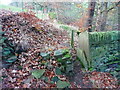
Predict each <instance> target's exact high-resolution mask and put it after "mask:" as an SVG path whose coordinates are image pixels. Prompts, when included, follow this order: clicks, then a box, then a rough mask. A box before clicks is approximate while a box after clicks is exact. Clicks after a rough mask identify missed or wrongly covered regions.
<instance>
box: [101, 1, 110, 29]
mask: <svg viewBox="0 0 120 90" xmlns="http://www.w3.org/2000/svg"><path fill="white" fill-rule="evenodd" d="M107 4H108V2H105V3H104V5H105V12H103V14H102V24H101V31H105V26H106V21H107V16H108V13H107Z"/></svg>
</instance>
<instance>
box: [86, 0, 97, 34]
mask: <svg viewBox="0 0 120 90" xmlns="http://www.w3.org/2000/svg"><path fill="white" fill-rule="evenodd" d="M92 1H94V0H91V2H90V3H89V6H88V8H89V10H88V19H87V22H86V27H87V29H88V32H92V20H93V16H94V11H95V5H96V2H95V1H94V2H92Z"/></svg>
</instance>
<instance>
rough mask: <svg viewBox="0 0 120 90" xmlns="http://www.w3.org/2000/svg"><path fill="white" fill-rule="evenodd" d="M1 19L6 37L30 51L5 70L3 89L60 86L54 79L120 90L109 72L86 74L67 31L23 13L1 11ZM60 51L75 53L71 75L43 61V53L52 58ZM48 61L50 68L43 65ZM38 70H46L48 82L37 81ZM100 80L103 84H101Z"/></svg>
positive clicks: (73, 85)
mask: <svg viewBox="0 0 120 90" xmlns="http://www.w3.org/2000/svg"><path fill="white" fill-rule="evenodd" d="M0 18H2V23H1V24H2V26H3V28H2V30H3V31H6V33H5V35H4V36H5V37H7V38H9V40H11V42H12V43H14V44H15V45H16V47H17V45H19V44H21V43H22V45H23V47H24V48H27V52H22V53H20V54H17V53H14V54H15V55H16V56H17V57H18V60H17V61H15V62H14V63H13V64H12V65H11V66H10V67H9V68H2V69H1V72H2V75H1V76H2V86H1V87H2V88H21V87H22V88H39V87H40V88H55V87H57V83H56V82H52V78H53V77H58V78H59V80H61V81H65V82H69V83H70V86H69V87H70V88H92V87H103V88H104V87H110V88H115V87H116V85H115V83H114V81H116V79H114V78H113V77H112V76H111V75H109V74H108V73H102V72H90V73H84V72H83V71H82V70H81V67H82V66H81V65H80V62H79V61H75V59H74V58H76V51H75V50H74V49H71V47H70V37H69V34H68V32H67V31H65V30H61V29H58V28H56V27H54V26H53V25H52V24H50V23H48V21H43V20H41V19H38V18H37V17H35V16H34V15H31V14H28V13H23V12H21V13H13V12H10V11H5V10H3V11H2V10H1V12H0ZM24 45H25V46H24ZM59 49H69V50H70V52H71V56H72V58H73V61H74V63H73V64H74V65H73V71H72V75H71V76H69V75H57V74H56V72H55V68H57V67H59V65H58V62H57V61H56V60H54V59H47V60H41V61H40V59H42V57H41V56H40V55H38V54H39V53H42V52H46V53H47V52H52V53H51V54H50V55H51V56H52V55H53V52H54V51H56V50H59ZM46 62H48V63H49V64H48V66H45V65H41V63H46ZM38 69H42V70H43V69H44V70H45V72H44V74H43V76H44V77H46V78H47V80H46V79H44V80H43V79H36V78H35V77H33V76H32V71H33V70H38ZM3 76H4V77H3ZM90 78H91V79H90ZM100 79H101V81H99V80H100ZM108 79H109V80H108ZM92 81H94V84H93V82H92ZM99 83H101V85H99Z"/></svg>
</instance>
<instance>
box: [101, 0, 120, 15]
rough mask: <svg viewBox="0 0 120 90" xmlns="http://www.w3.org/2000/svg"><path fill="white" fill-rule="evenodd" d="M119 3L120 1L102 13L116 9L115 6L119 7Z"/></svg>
mask: <svg viewBox="0 0 120 90" xmlns="http://www.w3.org/2000/svg"><path fill="white" fill-rule="evenodd" d="M118 5H120V1H119V2H117V3H115V6H113V7H111V8H109V9H108V10H103V11H102V12H101V13H103V12H106V11H107V13H108V12H109V11H110V10H112V9H114V8H115V7H117V6H118Z"/></svg>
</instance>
